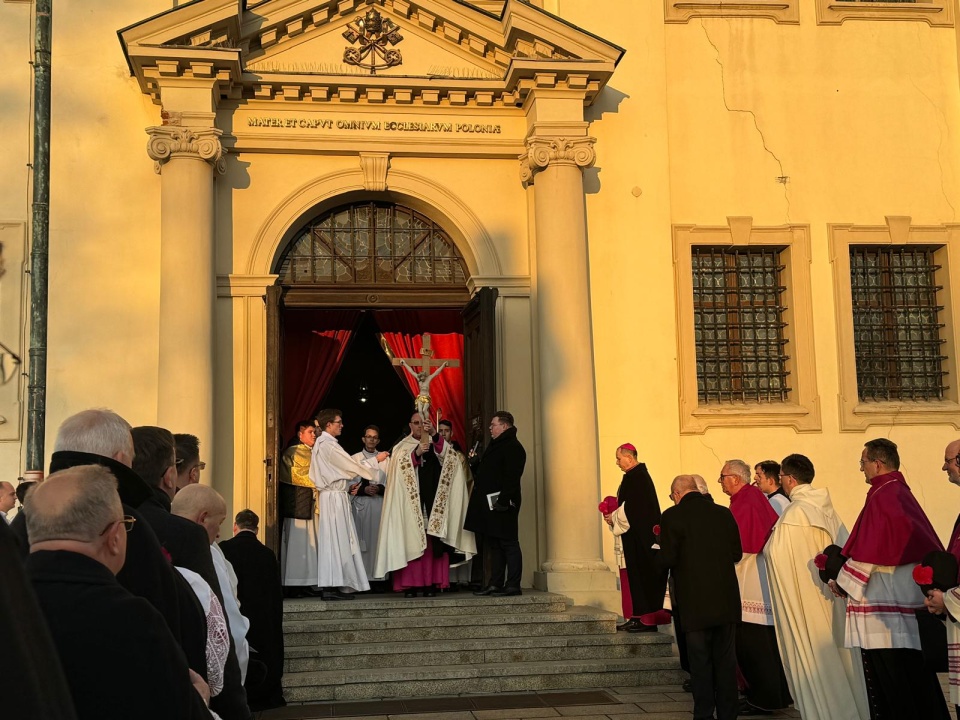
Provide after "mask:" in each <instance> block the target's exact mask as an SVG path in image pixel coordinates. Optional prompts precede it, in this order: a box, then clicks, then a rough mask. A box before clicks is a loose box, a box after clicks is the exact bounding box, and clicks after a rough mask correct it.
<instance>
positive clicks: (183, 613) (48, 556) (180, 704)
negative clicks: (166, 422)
mask: <svg viewBox="0 0 960 720" xmlns="http://www.w3.org/2000/svg"><path fill="white" fill-rule="evenodd" d="M203 468H204V463H203V462H202V461H201V460H200V450H199V441H198V440H197V438H196V437H195V436H193V435H189V434H186V433H184V434H177V435H174V434H173V433H171V432H170V431H169V430H167V429H165V428H160V427H153V426H141V427H133V428H131V426H130V424H129V423H127V421H126V420H124V419H123V418H122V417H120V416H119V415H117V414H116V413H113V412H110V411H109V410H100V409H96V410H86V411H83V412H80V413H77V414H76V415H73V416H71V417H69V418H67V419H66V420H65V421H64V422H63V424H62V425H61V426H60V428H59V429H58V431H57V437H56V444H55V448H54V452H53V455H52V457H51V460H50V474H49V476H48V477H47V478H46V479H45V480H43V481H41V482H36V483H32V484H28V483H21V484H20V486H18V488H17V491H18V492H19V491H21V490H23V494H22V508H21V511H20V512H19V513H17V515H16V517H14V518H13V520H12V521H11V522H10V523H9V525H8V523H7V522H0V562H2V563H3V581H2V583H0V622H2V623H4V625H3V629H2V636H3V642H4V652H3V653H2V657H3V660H4V663H3V677H4V682H5V684H6V685H7V687H8V688H10V690H11V691H10V692H8V693H6V694H5V699H4V703H3V707H4V710H5V711H6V712H9V713H10V715H9V716H10V717H15V718H43V719H44V720H61V719H62V720H73V719H77V720H86V719H87V718H89V719H90V720H93V719H94V718H96V719H97V720H110V719H116V720H121V719H126V718H156V719H157V720H161V719H163V720H169V719H170V718H178V719H179V718H182V719H190V718H203V719H209V718H220V719H221V720H249V719H250V718H251V717H252V711H253V710H259V709H266V708H272V707H277V706H280V705H283V704H285V703H284V698H283V694H282V687H281V677H282V673H283V630H282V619H283V618H282V616H283V597H282V588H281V586H280V578H279V567H278V564H277V560H276V557H275V556H274V554H273V553H272V552H271V551H270V549H268V548H267V547H265V546H264V545H263V544H262V543H261V542H260V541H259V540H258V539H257V532H258V526H259V518H258V517H257V515H256V514H255V513H254V512H252V511H251V510H243V511H241V512H240V513H238V514H237V516H236V518H235V522H234V525H233V538H231V539H229V540H224V541H223V542H218V538H219V532H220V526H221V524H222V523H223V522H224V521H225V519H226V514H227V508H226V503H225V502H224V499H223V498H222V497H221V496H220V495H219V493H217V492H216V491H215V490H214V489H213V488H211V487H209V486H206V485H201V484H199V480H200V472H201V471H202V469H203ZM4 520H6V516H4Z"/></svg>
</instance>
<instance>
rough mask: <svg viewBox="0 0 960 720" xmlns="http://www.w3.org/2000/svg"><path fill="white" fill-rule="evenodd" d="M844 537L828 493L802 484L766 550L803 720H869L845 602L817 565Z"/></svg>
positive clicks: (780, 638) (783, 652)
mask: <svg viewBox="0 0 960 720" xmlns="http://www.w3.org/2000/svg"><path fill="white" fill-rule="evenodd" d="M847 536H848V533H847V529H846V528H845V527H844V526H843V523H842V522H840V518H839V517H838V516H837V514H836V511H835V510H834V508H833V504H832V503H831V501H830V493H829V491H828V490H827V489H826V488H814V487H811V486H810V485H798V486H797V487H796V488H795V489H794V490H793V491H792V492H791V494H790V504H789V505H788V506H787V508H786V509H785V510H784V513H783V515H782V516H781V517H780V520H779V521H778V522H777V524H776V525H775V526H774V528H773V533H772V534H771V535H770V539H769V540H768V541H767V544H766V546H765V547H764V551H763V552H764V556H765V557H766V559H767V570H768V579H769V583H770V594H771V600H772V602H773V617H774V626H775V627H776V631H777V644H778V647H779V649H780V659H781V660H782V661H783V669H784V672H785V674H786V676H787V684H788V685H789V686H790V694H791V695H792V696H793V700H794V703H795V705H796V707H797V709H798V710H799V711H800V714H801V716H802V717H803V718H804V720H866V719H867V718H869V717H870V710H869V707H868V704H867V692H866V687H865V685H864V678H863V666H862V664H861V662H860V651H859V650H850V649H848V648H845V647H844V624H845V619H844V613H845V603H844V602H843V600H841V599H839V598H836V597H834V595H833V593H831V592H830V590H829V589H828V588H827V586H826V585H824V584H823V583H822V582H821V581H820V576H819V573H818V571H817V568H816V566H815V565H814V558H815V557H816V556H817V555H818V554H819V553H820V552H822V551H823V549H824V548H825V547H827V546H828V545H843V544H844V543H845V542H846V541H847Z"/></svg>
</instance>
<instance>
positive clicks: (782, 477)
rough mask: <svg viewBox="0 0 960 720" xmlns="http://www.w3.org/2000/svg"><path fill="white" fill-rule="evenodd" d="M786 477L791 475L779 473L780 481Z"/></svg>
mask: <svg viewBox="0 0 960 720" xmlns="http://www.w3.org/2000/svg"><path fill="white" fill-rule="evenodd" d="M788 477H793V475H784V474H783V473H780V482H781V483H782V482H783V479H784V478H788Z"/></svg>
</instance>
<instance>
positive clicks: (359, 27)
mask: <svg viewBox="0 0 960 720" xmlns="http://www.w3.org/2000/svg"><path fill="white" fill-rule="evenodd" d="M343 37H344V39H346V41H347V42H349V43H350V44H351V45H359V47H348V48H346V49H345V50H344V51H343V61H344V62H345V63H346V64H347V65H356V66H357V67H362V68H365V69H369V70H370V74H371V75H376V74H377V70H386V69H387V68H392V67H396V66H397V65H401V64H403V56H402V55H401V54H400V51H399V50H394V49H393V48H392V47H387V46H388V45H390V46H393V45H396V44H397V43H399V42H402V41H403V35H401V34H400V28H398V27H397V25H396V23H394V22H393V21H392V20H390V18H385V17H383V16H382V15H380V13H379V12H378V11H377V10H376V9H374V8H371V9H370V10H368V11H367V14H366V15H364V16H362V17H361V16H360V15H357V17H355V18H354V19H353V20H352V21H351V22H349V23H348V24H347V29H346V30H344V31H343Z"/></svg>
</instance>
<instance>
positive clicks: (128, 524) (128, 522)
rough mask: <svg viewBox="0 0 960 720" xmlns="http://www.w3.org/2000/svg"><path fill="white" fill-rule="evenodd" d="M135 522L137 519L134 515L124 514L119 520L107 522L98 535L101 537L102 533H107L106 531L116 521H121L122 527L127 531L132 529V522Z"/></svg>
mask: <svg viewBox="0 0 960 720" xmlns="http://www.w3.org/2000/svg"><path fill="white" fill-rule="evenodd" d="M136 522H137V519H136V518H135V517H133V516H132V515H124V516H123V517H122V518H120V519H119V520H114V521H113V522H111V523H109V524H108V525H107V526H106V527H105V528H104V529H103V530H102V531H101V532H100V535H101V537H102V536H103V535H106V534H107V531H108V530H109V529H110V528H112V527H113V526H114V525H116V524H117V523H123V529H124V530H126V531H127V532H130V531H131V530H133V526H134V524H135V523H136Z"/></svg>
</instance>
